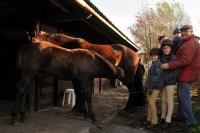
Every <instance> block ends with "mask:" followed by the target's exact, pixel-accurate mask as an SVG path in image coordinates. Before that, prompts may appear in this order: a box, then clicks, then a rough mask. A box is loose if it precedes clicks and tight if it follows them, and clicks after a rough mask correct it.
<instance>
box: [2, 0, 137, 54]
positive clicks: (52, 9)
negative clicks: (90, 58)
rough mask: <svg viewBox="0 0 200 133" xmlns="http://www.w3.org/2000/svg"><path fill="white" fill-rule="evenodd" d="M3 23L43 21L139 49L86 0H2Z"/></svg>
mask: <svg viewBox="0 0 200 133" xmlns="http://www.w3.org/2000/svg"><path fill="white" fill-rule="evenodd" d="M0 17H1V18H4V19H3V20H2V19H1V21H0V25H1V26H2V27H4V28H5V27H9V28H10V27H14V28H24V29H30V30H31V29H34V28H35V24H36V23H37V22H38V21H40V22H41V23H45V24H48V25H51V26H53V27H54V26H55V27H58V28H59V29H60V31H62V32H64V33H66V34H68V35H72V36H75V37H80V38H83V39H85V40H88V41H90V42H92V43H121V44H123V45H126V46H128V47H130V48H132V49H134V50H135V51H137V50H138V49H139V47H137V45H135V44H134V43H133V42H132V41H131V40H130V39H129V38H128V37H127V36H125V35H124V34H123V33H122V32H121V31H120V30H119V29H118V28H117V27H116V26H115V25H114V24H113V23H112V22H111V21H110V20H109V19H108V18H107V17H106V16H105V15H104V14H103V13H102V12H101V11H100V10H99V9H98V8H97V7H96V6H95V5H93V4H92V3H91V2H90V1H84V0H29V1H27V0H18V1H14V0H1V1H0Z"/></svg>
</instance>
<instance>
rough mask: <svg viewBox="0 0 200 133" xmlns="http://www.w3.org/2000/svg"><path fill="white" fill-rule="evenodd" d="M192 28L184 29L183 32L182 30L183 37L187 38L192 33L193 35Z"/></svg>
mask: <svg viewBox="0 0 200 133" xmlns="http://www.w3.org/2000/svg"><path fill="white" fill-rule="evenodd" d="M192 32H193V31H192V29H188V30H183V31H182V32H181V37H182V38H183V39H186V38H187V37H188V36H190V35H192Z"/></svg>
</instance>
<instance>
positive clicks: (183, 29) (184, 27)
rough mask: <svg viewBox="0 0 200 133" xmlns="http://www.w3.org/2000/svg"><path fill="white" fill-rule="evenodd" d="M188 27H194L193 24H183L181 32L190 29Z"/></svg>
mask: <svg viewBox="0 0 200 133" xmlns="http://www.w3.org/2000/svg"><path fill="white" fill-rule="evenodd" d="M188 29H193V27H192V25H183V26H182V27H181V28H180V30H181V32H182V31H185V30H188Z"/></svg>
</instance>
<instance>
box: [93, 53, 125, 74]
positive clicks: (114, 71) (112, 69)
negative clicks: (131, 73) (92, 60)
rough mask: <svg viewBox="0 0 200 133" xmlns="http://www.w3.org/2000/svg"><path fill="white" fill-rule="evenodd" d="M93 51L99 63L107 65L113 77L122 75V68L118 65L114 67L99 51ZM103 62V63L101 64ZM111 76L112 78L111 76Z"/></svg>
mask: <svg viewBox="0 0 200 133" xmlns="http://www.w3.org/2000/svg"><path fill="white" fill-rule="evenodd" d="M93 53H94V54H95V55H96V57H97V58H98V59H99V60H100V61H101V65H105V66H107V67H108V69H109V72H111V74H112V76H113V77H114V78H120V77H124V70H123V69H122V68H120V67H115V66H114V65H113V64H112V63H111V62H110V61H109V60H107V59H106V58H104V57H103V56H101V55H100V54H99V53H97V52H94V51H93ZM102 62H103V64H102ZM113 77H112V78H113Z"/></svg>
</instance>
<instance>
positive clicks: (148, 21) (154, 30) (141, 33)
mask: <svg viewBox="0 0 200 133" xmlns="http://www.w3.org/2000/svg"><path fill="white" fill-rule="evenodd" d="M156 6H157V8H156V10H153V9H152V8H148V7H147V8H144V9H143V10H142V12H138V14H137V15H136V23H134V24H133V25H132V26H130V27H129V30H130V32H131V33H132V35H133V36H134V38H135V43H139V44H141V45H142V46H143V49H144V51H146V52H147V51H149V50H150V49H151V48H152V47H159V42H158V37H159V36H160V35H165V36H166V37H168V38H171V37H172V32H173V29H175V27H180V26H181V25H183V24H190V17H189V16H188V15H187V14H186V13H185V12H184V10H183V6H182V5H181V4H180V3H178V2H175V3H173V4H169V3H168V2H162V3H160V2H159V3H157V4H156Z"/></svg>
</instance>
